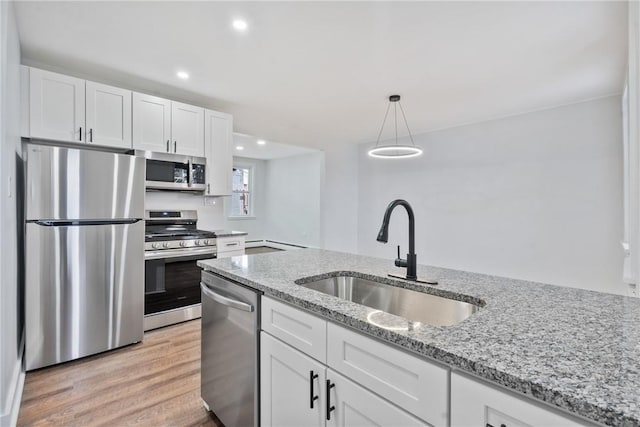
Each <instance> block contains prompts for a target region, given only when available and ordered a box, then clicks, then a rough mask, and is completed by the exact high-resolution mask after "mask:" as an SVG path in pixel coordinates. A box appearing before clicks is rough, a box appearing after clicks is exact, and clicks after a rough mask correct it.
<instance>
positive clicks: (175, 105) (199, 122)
mask: <svg viewBox="0 0 640 427" xmlns="http://www.w3.org/2000/svg"><path fill="white" fill-rule="evenodd" d="M171 139H172V143H173V146H172V147H171V149H172V152H173V153H178V154H184V155H185V156H198V157H204V108H200V107H194V106H193V105H188V104H181V103H179V102H175V101H171Z"/></svg>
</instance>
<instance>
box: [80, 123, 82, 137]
mask: <svg viewBox="0 0 640 427" xmlns="http://www.w3.org/2000/svg"><path fill="white" fill-rule="evenodd" d="M80 141H82V126H80Z"/></svg>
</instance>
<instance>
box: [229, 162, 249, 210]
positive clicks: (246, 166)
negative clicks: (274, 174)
mask: <svg viewBox="0 0 640 427" xmlns="http://www.w3.org/2000/svg"><path fill="white" fill-rule="evenodd" d="M233 169H246V170H248V171H249V188H248V190H247V191H246V193H247V194H248V196H249V212H248V214H247V215H233V208H232V206H233V201H232V198H233V195H234V194H238V193H244V191H242V192H241V191H234V190H233V178H231V179H232V182H231V199H229V210H228V212H227V217H228V219H229V220H245V219H255V207H254V206H253V202H254V194H253V193H254V190H255V183H254V175H255V174H254V171H255V165H252V164H250V163H244V162H237V163H236V162H234V163H233V166H232V170H231V173H232V176H233Z"/></svg>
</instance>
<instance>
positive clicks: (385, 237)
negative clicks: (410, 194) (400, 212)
mask: <svg viewBox="0 0 640 427" xmlns="http://www.w3.org/2000/svg"><path fill="white" fill-rule="evenodd" d="M397 206H402V207H404V208H405V210H406V211H407V215H408V216H409V253H408V254H407V259H406V260H401V259H397V260H396V265H398V266H403V267H404V266H406V267H407V280H416V279H417V275H416V270H417V256H416V250H415V241H416V226H415V217H414V215H413V209H412V208H411V205H410V204H409V202H407V201H406V200H402V199H396V200H394V201H392V202H391V203H389V206H387V209H386V210H385V211H384V217H383V218H382V226H381V227H380V231H379V232H378V237H377V238H376V240H377V241H378V242H382V243H387V242H388V241H389V221H390V219H391V213H392V212H393V210H394V209H395V208H396V207H397Z"/></svg>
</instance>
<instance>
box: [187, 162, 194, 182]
mask: <svg viewBox="0 0 640 427" xmlns="http://www.w3.org/2000/svg"><path fill="white" fill-rule="evenodd" d="M187 164H188V165H189V166H187V167H188V168H189V170H188V171H187V176H188V178H187V181H189V182H188V184H187V185H188V186H189V187H191V186H192V185H193V165H192V164H191V159H189V161H188V163H187Z"/></svg>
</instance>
